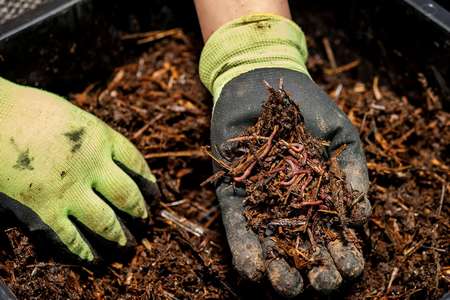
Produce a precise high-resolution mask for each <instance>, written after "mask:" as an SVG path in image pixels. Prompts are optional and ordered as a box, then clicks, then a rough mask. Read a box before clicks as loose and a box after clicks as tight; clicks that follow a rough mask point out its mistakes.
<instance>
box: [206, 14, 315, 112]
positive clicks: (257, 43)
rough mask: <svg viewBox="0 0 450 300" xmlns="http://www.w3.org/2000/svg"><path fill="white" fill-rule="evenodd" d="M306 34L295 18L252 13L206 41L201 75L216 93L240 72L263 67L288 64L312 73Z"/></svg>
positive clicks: (288, 66) (214, 93) (227, 24)
mask: <svg viewBox="0 0 450 300" xmlns="http://www.w3.org/2000/svg"><path fill="white" fill-rule="evenodd" d="M307 56H308V51H307V48H306V40H305V35H304V34H303V32H302V30H301V29H300V27H298V25H297V24H295V23H294V22H293V21H291V20H289V19H287V18H284V17H281V16H277V15H272V14H252V15H248V16H244V17H241V18H239V19H235V20H233V21H231V22H229V23H226V24H225V25H223V26H222V27H220V28H219V29H218V30H217V31H215V32H214V33H213V34H212V35H211V37H210V38H209V40H208V41H207V42H206V44H205V47H204V48H203V51H202V54H201V57H200V78H201V80H202V82H203V84H204V85H205V86H206V87H207V88H208V90H209V91H210V92H211V94H213V96H214V103H215V102H216V101H217V99H218V98H219V95H220V92H221V91H222V88H223V87H224V85H225V84H226V83H228V82H229V81H230V80H232V79H233V78H235V77H237V76H239V75H240V74H243V73H246V72H249V71H251V70H255V69H260V68H284V69H290V70H294V71H298V72H301V73H304V74H307V75H308V76H309V74H308V71H307V69H306V66H305V62H306V59H307Z"/></svg>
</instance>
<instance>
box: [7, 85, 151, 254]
mask: <svg viewBox="0 0 450 300" xmlns="http://www.w3.org/2000/svg"><path fill="white" fill-rule="evenodd" d="M0 159H1V162H2V163H1V167H0V211H1V210H7V211H10V212H12V213H13V214H14V215H15V216H16V217H17V219H18V220H19V221H21V222H23V223H24V224H25V225H26V226H27V227H28V228H29V229H30V231H31V232H35V233H40V234H44V235H45V236H47V237H48V238H50V239H51V240H52V241H54V242H55V243H56V244H58V245H60V246H62V249H66V250H69V251H70V252H69V253H72V254H74V255H76V256H77V257H78V258H80V259H82V260H86V261H92V260H93V259H94V258H95V256H96V254H95V251H94V249H92V248H91V247H90V245H89V242H88V241H87V240H86V239H85V238H84V237H83V235H82V233H81V232H80V231H79V228H77V225H76V224H75V223H79V224H82V225H83V227H86V228H87V229H88V230H90V231H92V232H94V233H95V234H97V235H98V236H100V237H102V238H104V239H106V240H108V241H111V242H114V243H116V244H117V245H119V246H125V245H126V244H127V243H129V242H130V241H131V236H130V235H129V234H128V231H127V229H126V228H125V227H124V226H123V225H122V224H121V222H120V221H119V220H118V218H117V216H116V214H115V212H114V211H113V209H112V206H114V207H115V208H116V209H118V210H120V211H123V212H125V213H127V214H129V215H131V216H133V217H135V218H146V217H147V216H148V212H147V207H146V204H145V201H144V196H145V197H146V198H147V199H148V200H150V199H151V198H154V197H158V195H159V190H158V187H157V185H156V183H155V177H154V176H153V175H152V174H151V172H150V169H149V168H148V166H147V163H146V162H145V160H144V158H143V157H142V155H141V154H140V153H139V151H138V150H137V149H136V148H135V147H134V146H133V145H132V144H131V143H130V142H129V141H128V140H127V139H126V138H125V137H124V136H122V135H121V134H119V133H118V132H116V131H114V130H113V129H111V128H110V127H108V126H107V125H106V124H105V123H103V122H102V121H101V120H99V119H97V118H96V117H95V116H93V115H90V114H88V113H86V112H84V111H83V110H81V109H79V108H78V107H76V106H74V105H72V104H71V103H69V102H68V101H66V100H64V99H63V98H61V97H58V96H56V95H54V94H51V93H48V92H45V91H42V90H39V89H35V88H30V87H24V86H20V85H16V84H14V83H11V82H9V81H7V80H5V79H2V78H0ZM132 178H133V179H134V180H133V179H132ZM138 186H139V188H138ZM140 190H141V191H142V193H141V191H140ZM143 195H144V196H143ZM106 200H107V201H108V202H106ZM75 220H76V221H75ZM74 221H75V223H74Z"/></svg>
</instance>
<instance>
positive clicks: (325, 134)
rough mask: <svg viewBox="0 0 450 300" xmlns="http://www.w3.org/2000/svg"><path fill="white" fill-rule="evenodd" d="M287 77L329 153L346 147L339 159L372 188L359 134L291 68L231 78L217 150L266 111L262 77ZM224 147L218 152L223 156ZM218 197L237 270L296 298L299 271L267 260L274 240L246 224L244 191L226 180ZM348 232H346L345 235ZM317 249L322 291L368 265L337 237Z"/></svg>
mask: <svg viewBox="0 0 450 300" xmlns="http://www.w3.org/2000/svg"><path fill="white" fill-rule="evenodd" d="M280 78H283V83H284V88H285V90H286V91H288V92H289V93H290V94H291V95H292V99H293V100H295V101H296V102H297V103H298V104H299V107H300V111H301V113H302V115H303V117H304V121H305V125H306V128H307V129H308V131H309V132H310V133H311V134H312V135H314V136H316V137H319V138H322V139H326V140H329V141H330V143H331V144H330V151H331V152H332V151H334V150H336V149H338V148H339V147H340V146H341V145H343V144H346V145H347V147H346V149H345V150H344V151H343V153H342V154H341V155H340V156H339V157H338V163H339V164H340V166H341V168H342V170H343V171H344V173H345V175H346V179H347V182H348V184H350V185H351V186H352V188H353V189H354V190H357V191H360V192H363V193H366V192H367V188H368V177H367V168H366V163H365V157H364V153H363V150H362V147H361V143H360V141H359V136H358V132H357V131H356V130H355V128H354V127H353V126H352V124H351V123H350V121H349V120H348V119H347V117H346V116H345V114H344V113H343V112H342V111H341V110H340V109H339V108H338V107H337V106H336V105H335V104H334V103H333V102H332V101H331V100H330V99H329V97H328V96H327V95H326V94H325V93H324V92H323V91H321V89H320V88H319V87H318V86H317V85H316V84H314V83H313V82H312V81H311V79H310V78H309V77H307V76H306V75H304V74H302V73H299V72H295V71H290V70H286V69H258V70H254V71H251V72H248V73H245V74H243V75H240V76H239V77H237V78H235V79H233V80H231V81H230V82H229V83H228V84H226V85H225V86H224V88H223V90H222V92H221V95H220V97H219V99H218V101H217V103H216V106H215V108H214V113H213V120H212V129H211V131H212V133H211V139H212V145H213V150H217V147H219V148H220V145H223V143H224V142H226V141H227V140H228V139H230V138H232V137H235V136H238V135H240V134H241V133H242V132H243V131H244V130H245V129H246V128H247V127H249V126H251V125H252V124H253V123H254V122H255V120H256V119H257V117H258V116H259V114H260V112H261V106H262V104H263V102H264V101H265V99H266V92H265V89H264V88H263V85H262V82H263V80H265V81H267V82H269V84H271V85H273V86H276V85H277V84H278V81H279V80H280ZM220 152H221V151H215V155H218V156H220ZM216 193H217V196H218V198H219V202H220V204H221V207H222V214H223V221H224V226H225V230H226V232H227V238H228V242H229V245H230V248H231V252H232V254H233V259H234V264H235V267H236V268H237V270H238V271H239V272H240V273H241V274H242V275H244V276H245V277H247V278H249V279H251V280H253V281H259V280H260V279H261V278H262V277H263V275H264V274H266V275H267V276H268V278H269V279H270V281H271V283H272V286H273V287H274V288H275V290H277V291H278V292H279V293H280V294H282V295H284V296H288V297H292V296H296V295H298V294H299V293H301V291H302V290H303V279H302V277H301V275H300V273H299V272H298V271H297V270H296V269H295V268H292V267H290V266H289V265H288V263H287V262H286V261H284V260H283V259H277V260H266V259H265V257H266V256H267V257H269V256H270V251H272V250H273V248H274V247H275V245H274V244H273V242H272V241H271V240H270V239H266V240H265V241H264V242H262V243H261V242H260V241H259V240H258V238H257V236H256V235H255V234H254V233H253V232H252V231H251V230H250V229H248V228H247V224H246V220H245V218H244V216H243V214H242V213H243V205H242V201H243V199H244V198H245V191H239V190H236V189H235V188H234V187H233V185H232V184H231V182H225V181H223V182H221V183H220V184H219V186H218V188H217V191H216ZM370 210H371V209H370V203H369V202H368V200H367V199H366V197H362V199H361V201H360V202H358V203H356V205H355V206H354V207H353V210H352V220H351V222H353V223H354V224H362V223H364V222H365V221H366V220H367V217H368V216H369V215H370ZM341 236H343V237H344V236H345V235H341ZM304 243H305V245H306V246H307V247H314V248H313V252H314V256H315V258H316V259H317V260H318V261H321V264H320V265H317V266H314V267H313V268H312V269H311V270H310V271H309V272H308V278H309V281H310V282H311V284H312V286H313V287H314V288H315V289H317V290H320V291H323V292H330V291H332V290H335V289H337V288H338V287H339V285H340V284H341V282H342V279H343V278H354V277H356V276H358V275H359V274H360V273H361V272H362V269H363V266H364V260H363V257H362V254H361V253H360V252H359V251H358V250H357V248H356V247H355V245H354V244H353V243H352V242H351V241H349V240H343V239H340V240H339V239H338V240H336V241H334V242H330V243H329V244H328V245H326V247H324V246H311V245H308V242H306V241H305V242H304Z"/></svg>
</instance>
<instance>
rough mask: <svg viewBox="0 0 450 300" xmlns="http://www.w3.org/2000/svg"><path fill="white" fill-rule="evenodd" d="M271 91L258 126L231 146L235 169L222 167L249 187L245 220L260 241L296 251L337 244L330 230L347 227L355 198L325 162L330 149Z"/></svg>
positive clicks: (331, 164)
mask: <svg viewBox="0 0 450 300" xmlns="http://www.w3.org/2000/svg"><path fill="white" fill-rule="evenodd" d="M268 89H269V99H268V100H267V101H266V103H265V104H264V106H263V110H262V113H261V115H260V117H259V119H258V121H257V123H256V124H255V125H254V126H252V127H250V128H248V129H247V131H246V132H245V133H244V134H242V135H241V136H238V137H235V138H232V139H229V140H228V141H227V142H226V144H227V147H224V148H225V149H228V150H227V151H228V152H227V153H226V158H227V160H229V161H230V162H231V163H225V162H223V165H226V170H225V171H223V173H222V175H227V176H229V177H231V178H232V181H233V182H234V183H233V184H235V185H236V186H242V187H245V189H246V192H247V196H246V198H245V200H244V205H245V212H244V214H245V216H246V218H247V222H248V225H249V226H250V227H251V228H252V229H253V230H254V231H255V232H256V233H257V234H258V235H259V236H260V238H261V239H264V238H265V237H267V236H271V237H274V239H275V240H278V241H281V242H282V243H283V245H285V247H286V245H288V247H292V248H295V247H298V243H299V238H300V237H301V239H302V240H309V242H311V244H316V243H318V242H321V241H323V242H325V240H328V241H329V240H330V239H331V240H332V239H335V238H336V236H335V235H333V233H332V231H333V230H329V229H334V227H336V226H339V227H341V228H342V227H345V222H346V219H347V216H346V215H347V212H348V211H349V209H350V205H351V202H352V197H353V195H352V192H351V191H348V190H347V187H346V185H345V179H344V178H342V177H341V175H340V174H337V173H340V172H335V171H334V170H335V169H336V168H338V167H337V165H336V159H335V158H332V159H331V160H326V159H325V158H324V157H323V154H324V152H325V151H326V147H327V146H328V144H329V143H328V142H327V141H324V140H320V139H318V138H315V137H313V136H310V135H309V134H308V133H307V132H305V130H304V124H303V118H302V116H301V114H300V111H299V109H298V107H297V105H296V104H295V103H294V102H293V101H292V100H290V98H288V96H287V94H286V93H285V92H284V90H282V89H280V90H278V91H276V90H274V89H272V88H270V87H269V88H268ZM286 99H288V101H286ZM337 152H339V150H338V151H337Z"/></svg>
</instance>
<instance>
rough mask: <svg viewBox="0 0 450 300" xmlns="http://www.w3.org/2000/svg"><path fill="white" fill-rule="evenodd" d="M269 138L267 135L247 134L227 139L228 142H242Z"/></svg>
mask: <svg viewBox="0 0 450 300" xmlns="http://www.w3.org/2000/svg"><path fill="white" fill-rule="evenodd" d="M268 139H269V138H268V137H267V136H260V135H247V136H238V137H234V138H231V139H228V140H227V143H228V142H230V143H231V142H243V141H248V140H265V141H267V140H268Z"/></svg>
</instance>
